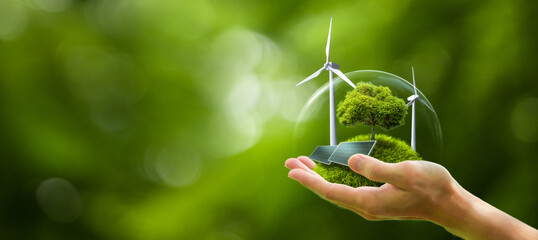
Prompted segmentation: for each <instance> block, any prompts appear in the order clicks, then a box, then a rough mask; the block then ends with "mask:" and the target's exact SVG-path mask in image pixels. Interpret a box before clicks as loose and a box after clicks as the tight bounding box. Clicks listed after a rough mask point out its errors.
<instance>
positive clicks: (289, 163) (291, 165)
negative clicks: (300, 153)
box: [284, 158, 314, 173]
mask: <svg viewBox="0 0 538 240" xmlns="http://www.w3.org/2000/svg"><path fill="white" fill-rule="evenodd" d="M284 166H286V167H287V168H288V169H290V170H293V169H303V170H305V171H307V172H310V173H313V172H314V171H312V169H310V168H309V167H307V166H306V165H305V164H304V163H303V162H301V161H300V160H299V159H297V158H289V159H288V160H286V163H284Z"/></svg>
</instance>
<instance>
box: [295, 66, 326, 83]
mask: <svg viewBox="0 0 538 240" xmlns="http://www.w3.org/2000/svg"><path fill="white" fill-rule="evenodd" d="M323 69H325V67H322V68H320V69H319V70H317V71H316V72H315V73H313V74H312V75H310V76H308V77H307V78H305V79H304V80H303V81H301V82H300V83H297V85H295V86H299V85H301V84H303V83H305V82H308V80H310V79H312V78H315V77H317V76H318V75H319V74H320V73H321V71H323Z"/></svg>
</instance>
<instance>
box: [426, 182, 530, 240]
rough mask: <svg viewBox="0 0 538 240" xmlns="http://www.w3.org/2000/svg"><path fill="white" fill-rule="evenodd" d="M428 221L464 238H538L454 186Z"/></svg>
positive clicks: (459, 187)
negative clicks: (438, 209) (430, 220)
mask: <svg viewBox="0 0 538 240" xmlns="http://www.w3.org/2000/svg"><path fill="white" fill-rule="evenodd" d="M440 206H441V208H440V210H441V211H438V212H437V213H436V214H433V215H432V221H433V222H435V223H437V224H439V225H441V226H443V227H444V228H445V229H447V230H448V231H449V232H451V233H453V234H454V235H457V236H459V237H462V238H465V239H538V231H537V230H536V229H534V228H532V227H530V226H529V225H527V224H525V223H523V222H521V221H519V220H517V219H515V218H513V217H512V216H510V215H508V214H506V213H504V212H503V211H501V210H499V209H497V208H495V207H493V206H491V205H490V204H488V203H486V202H484V201H483V200H481V199H480V198H477V197H476V196H474V195H472V194H471V193H469V192H468V191H467V190H465V189H463V188H462V187H461V186H459V185H457V183H456V184H455V186H454V187H453V188H452V191H451V194H449V195H448V197H447V199H445V201H443V203H442V204H440Z"/></svg>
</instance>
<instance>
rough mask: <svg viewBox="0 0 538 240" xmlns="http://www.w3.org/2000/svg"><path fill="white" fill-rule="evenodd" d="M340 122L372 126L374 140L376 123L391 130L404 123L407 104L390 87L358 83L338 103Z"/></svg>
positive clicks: (351, 125)
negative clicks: (393, 93)
mask: <svg viewBox="0 0 538 240" xmlns="http://www.w3.org/2000/svg"><path fill="white" fill-rule="evenodd" d="M336 115H337V116H338V119H339V121H340V123H342V124H343V125H345V126H347V127H354V126H355V125H357V124H358V123H361V124H365V125H371V126H372V140H375V129H374V127H375V126H376V125H378V126H380V127H382V128H383V129H386V130H389V129H392V128H395V127H398V126H401V125H402V124H403V123H404V118H405V116H406V115H407V105H406V104H405V102H404V101H403V100H402V99H400V98H398V97H395V96H392V93H391V91H390V89H389V88H388V87H383V86H376V85H373V84H371V83H358V84H357V87H356V88H355V89H353V91H350V92H348V93H347V95H346V99H345V100H344V101H342V102H340V104H339V105H338V109H337V114H336Z"/></svg>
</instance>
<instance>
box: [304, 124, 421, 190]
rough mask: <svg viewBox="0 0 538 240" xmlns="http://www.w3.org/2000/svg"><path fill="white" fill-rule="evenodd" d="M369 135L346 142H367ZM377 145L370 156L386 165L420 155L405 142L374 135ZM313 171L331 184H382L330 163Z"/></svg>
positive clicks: (354, 185) (359, 136)
mask: <svg viewBox="0 0 538 240" xmlns="http://www.w3.org/2000/svg"><path fill="white" fill-rule="evenodd" d="M369 140H370V135H358V136H355V137H353V138H351V139H348V140H347V141H346V142H358V141H369ZM376 141H377V143H376V144H375V146H374V149H373V150H372V152H371V153H370V156H372V157H374V158H377V159H379V160H381V161H384V162H388V163H396V162H401V161H405V160H420V159H422V158H421V157H420V155H419V154H418V153H417V152H415V151H414V150H413V149H412V148H411V146H409V145H407V143H406V142H404V141H402V140H400V139H397V138H393V137H390V136H387V135H383V134H376ZM314 171H315V172H317V173H318V174H319V175H320V176H322V177H323V178H324V179H325V180H327V181H328V182H332V183H341V184H345V185H348V186H352V187H359V186H381V185H382V184H383V183H381V182H375V181H372V180H370V179H368V178H365V177H363V176H362V175H360V174H358V173H356V172H354V171H353V170H351V168H349V167H346V166H343V165H340V164H335V163H332V164H331V165H325V164H322V163H318V164H316V167H315V168H314Z"/></svg>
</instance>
